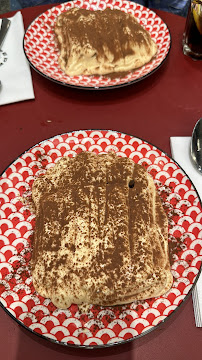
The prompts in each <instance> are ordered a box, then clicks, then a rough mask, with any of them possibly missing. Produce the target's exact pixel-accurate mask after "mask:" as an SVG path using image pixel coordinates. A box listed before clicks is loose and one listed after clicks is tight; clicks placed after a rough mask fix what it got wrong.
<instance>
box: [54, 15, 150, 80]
mask: <svg viewBox="0 0 202 360" xmlns="http://www.w3.org/2000/svg"><path fill="white" fill-rule="evenodd" d="M55 34H56V39H57V43H58V45H59V51H60V55H59V65H60V67H61V68H62V70H63V71H64V72H65V73H66V74H67V75H69V76H76V75H107V74H113V73H126V72H130V71H131V70H134V69H137V68H139V67H141V66H143V65H145V64H147V63H148V62H149V61H151V59H152V58H153V57H155V55H156V53H157V45H156V43H155V42H154V41H153V40H152V38H151V36H150V34H149V32H148V31H147V30H145V29H144V28H143V26H141V25H140V24H139V23H138V21H137V19H136V18H135V17H134V16H133V15H131V14H129V13H125V12H123V11H121V10H117V9H113V10H112V9H109V8H106V9H105V10H103V11H101V10H96V11H91V10H86V9H81V8H72V9H70V10H68V11H66V12H63V13H61V14H60V15H59V16H58V18H57V20H56V24H55Z"/></svg>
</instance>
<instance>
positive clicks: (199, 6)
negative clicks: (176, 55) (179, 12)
mask: <svg viewBox="0 0 202 360" xmlns="http://www.w3.org/2000/svg"><path fill="white" fill-rule="evenodd" d="M183 52H184V54H185V55H189V56H191V57H193V58H194V59H202V1H199V0H192V1H191V4H190V8H189V11H188V15H187V20H186V26H185V31H184V35H183Z"/></svg>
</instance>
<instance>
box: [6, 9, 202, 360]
mask: <svg viewBox="0 0 202 360" xmlns="http://www.w3.org/2000/svg"><path fill="white" fill-rule="evenodd" d="M50 6H51V5H44V6H37V7H33V8H27V9H24V10H22V14H23V19H24V25H25V28H27V26H28V25H29V23H30V22H31V21H32V20H33V19H34V18H35V17H36V16H38V15H39V14H40V13H42V12H43V11H44V10H46V9H47V8H48V7H50ZM156 13H157V14H158V15H159V16H160V17H161V18H162V19H163V20H164V21H165V22H166V24H167V25H168V27H169V29H170V32H171V37H172V46H171V51H170V54H169V56H168V58H167V60H166V61H165V63H164V64H163V65H162V66H161V67H160V68H159V70H158V71H156V72H155V73H153V74H152V75H151V76H149V77H148V78H146V79H144V80H143V81H140V82H138V83H136V84H133V85H130V86H127V87H123V88H117V89H110V90H105V91H96V90H95V91H89V90H78V89H73V88H69V87H64V86H61V85H58V84H56V83H54V82H51V81H49V80H47V79H45V78H44V77H42V76H41V75H39V74H38V73H36V72H35V71H34V70H32V78H33V85H34V92H35V100H30V101H25V102H21V103H16V104H10V105H5V106H2V107H1V109H0V123H1V132H0V172H2V171H3V170H4V169H5V168H6V167H7V166H8V165H9V164H10V163H11V162H13V161H14V160H15V159H16V158H17V157H18V156H19V155H20V154H21V153H23V152H24V151H25V150H26V149H29V148H30V147H31V146H33V145H35V144H36V143H38V142H40V141H42V140H44V139H47V138H49V137H51V136H54V135H57V134H61V133H64V132H69V131H73V130H79V129H111V130H117V131H120V132H124V133H128V134H131V135H133V136H138V137H141V138H143V139H144V140H147V141H149V142H151V143H153V144H154V145H156V146H158V147H159V148H160V149H162V150H163V151H164V152H166V153H168V154H169V155H170V136H190V135H191V132H192V129H193V127H194V124H195V122H196V121H197V119H198V118H200V117H201V116H202V102H201V84H202V62H200V61H198V62H197V61H194V60H192V59H190V58H188V57H186V56H184V55H183V53H182V45H181V42H182V34H183V30H184V26H185V19H184V18H181V17H179V16H177V15H173V14H170V13H166V12H162V11H156ZM11 15H13V13H9V14H4V15H1V16H2V17H3V16H11ZM201 340H202V328H196V327H195V322H194V313H193V306H192V299H191V296H190V297H189V298H188V299H187V300H186V301H185V303H183V304H182V305H181V306H180V308H179V309H178V311H177V312H175V313H174V314H173V315H172V316H170V318H168V320H167V321H166V322H165V323H164V324H162V325H160V326H159V327H158V328H157V329H156V330H154V331H152V332H151V333H149V334H147V335H145V336H143V337H141V338H138V339H136V340H135V341H132V342H130V343H128V344H123V345H119V346H115V347H112V348H107V349H97V350H82V349H73V348H69V347H63V346H60V345H56V344H52V343H50V342H49V341H46V340H44V339H41V338H39V337H38V336H35V335H33V334H32V333H30V332H29V331H27V330H26V329H24V328H22V327H21V326H20V325H18V324H17V323H16V322H15V321H14V320H12V319H11V318H10V317H9V316H8V315H7V314H6V313H5V312H4V310H3V309H2V308H0V344H1V358H2V359H5V360H24V359H27V358H29V360H32V359H37V358H41V357H42V356H43V358H48V359H50V360H51V359H57V360H62V359H67V358H68V359H69V360H71V359H72V360H73V359H82V358H91V359H97V358H100V359H104V358H105V357H107V356H110V358H111V360H121V359H128V360H129V359H131V360H132V359H135V360H144V359H147V360H153V359H155V360H160V359H164V360H166V359H171V358H172V359H173V360H186V359H189V358H190V357H192V358H193V359H194V360H199V359H201V358H202V346H201Z"/></svg>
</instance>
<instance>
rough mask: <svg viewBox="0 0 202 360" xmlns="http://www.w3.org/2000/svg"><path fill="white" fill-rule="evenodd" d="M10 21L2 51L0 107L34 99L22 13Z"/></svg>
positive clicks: (0, 54)
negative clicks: (24, 42)
mask: <svg viewBox="0 0 202 360" xmlns="http://www.w3.org/2000/svg"><path fill="white" fill-rule="evenodd" d="M10 20H11V24H10V28H9V30H8V32H7V34H6V37H5V39H4V42H3V46H2V48H1V50H0V81H1V83H2V88H1V89H0V105H4V104H10V103H14V102H18V101H22V100H28V99H33V98H34V91H33V85H32V78H31V72H30V67H29V64H28V61H27V59H26V57H25V54H24V50H23V37H24V25H23V19H22V14H21V12H20V11H19V12H17V13H16V14H15V15H14V16H13V17H11V18H10ZM0 26H1V19H0Z"/></svg>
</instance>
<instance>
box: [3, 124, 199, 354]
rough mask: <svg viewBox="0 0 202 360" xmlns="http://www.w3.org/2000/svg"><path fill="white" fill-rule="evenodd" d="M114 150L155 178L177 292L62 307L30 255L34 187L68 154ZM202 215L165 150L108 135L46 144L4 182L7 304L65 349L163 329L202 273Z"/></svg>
mask: <svg viewBox="0 0 202 360" xmlns="http://www.w3.org/2000/svg"><path fill="white" fill-rule="evenodd" d="M80 151H94V152H96V153H105V152H109V151H115V152H116V153H117V154H118V155H119V156H127V157H129V158H130V159H133V161H134V162H136V163H139V164H141V165H142V166H144V167H145V168H146V169H147V171H148V172H149V173H150V174H151V176H152V177H153V179H154V182H155V184H156V187H157V189H158V192H159V194H160V196H161V199H162V203H163V206H164V209H165V211H166V213H167V215H168V219H169V249H170V250H169V252H170V261H171V269H172V274H173V286H172V288H171V289H170V291H168V292H167V293H166V294H165V295H163V296H160V297H158V298H152V299H148V300H145V301H135V302H133V303H132V304H128V305H123V306H112V307H101V306H91V307H90V309H89V310H88V312H87V313H85V312H84V313H82V312H81V311H79V309H78V307H77V305H74V304H73V305H71V307H70V308H68V309H67V310H62V309H57V308H56V307H55V306H54V305H53V304H52V303H51V301H50V300H49V299H45V298H43V297H42V296H40V295H38V294H37V293H36V291H35V289H34V287H33V284H32V276H31V273H30V257H31V245H32V235H33V230H34V220H35V216H34V214H33V213H32V211H31V210H30V208H29V206H28V205H26V203H25V200H29V197H30V194H31V186H32V183H33V181H34V179H35V178H36V177H37V176H40V175H41V174H43V173H45V172H46V170H47V169H48V168H50V167H52V166H54V164H55V163H56V162H57V161H58V160H59V159H60V158H61V157H62V156H75V155H76V154H77V153H78V152H80ZM201 252H202V209H201V203H200V199H199V197H198V194H197V192H196V190H195V188H194V186H193V185H192V183H191V181H190V179H189V178H188V177H187V175H186V174H185V173H184V171H183V170H182V169H181V168H180V167H179V165H178V164H177V163H176V162H174V161H173V160H172V159H171V158H170V157H168V156H167V155H166V154H165V153H164V152H162V151H161V150H159V149H158V148H156V147H155V146H153V145H152V144H150V143H148V142H146V141H144V140H142V139H140V138H136V137H133V136H130V135H126V134H123V133H119V132H116V131H109V130H106V131H104V130H86V131H76V132H72V133H66V134H62V135H59V136H55V137H53V138H51V139H48V140H45V141H42V142H41V143H39V144H37V145H36V146H34V147H32V148H31V149H29V150H28V151H26V152H25V153H24V154H22V155H21V156H20V157H18V158H17V159H16V160H15V161H14V162H13V163H12V164H11V165H10V166H9V167H8V168H7V169H6V170H5V171H4V173H3V174H2V175H1V177H0V304H1V305H2V307H3V309H4V310H5V311H6V312H7V313H8V314H9V315H10V316H11V317H12V318H13V319H15V320H16V321H17V322H18V323H20V324H21V325H23V326H24V327H25V328H27V329H28V330H30V331H31V332H33V333H35V334H37V335H40V336H42V337H43V338H46V339H49V340H51V341H54V342H57V343H59V344H62V345H68V346H76V347H86V348H94V347H103V346H112V345H117V344H122V343H124V342H127V341H131V340H134V339H136V338H138V337H139V336H142V335H145V334H147V333H148V332H150V331H151V330H154V329H156V328H157V327H158V326H159V324H161V323H162V322H164V321H165V320H166V319H167V318H169V317H170V315H171V314H173V313H174V312H175V311H176V310H177V309H178V308H179V306H180V304H182V303H183V302H184V300H185V299H186V298H187V297H188V295H189V294H190V292H191V290H192V289H193V286H194V284H195V283H196V280H197V278H198V276H199V273H200V267H201V260H202V257H201Z"/></svg>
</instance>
